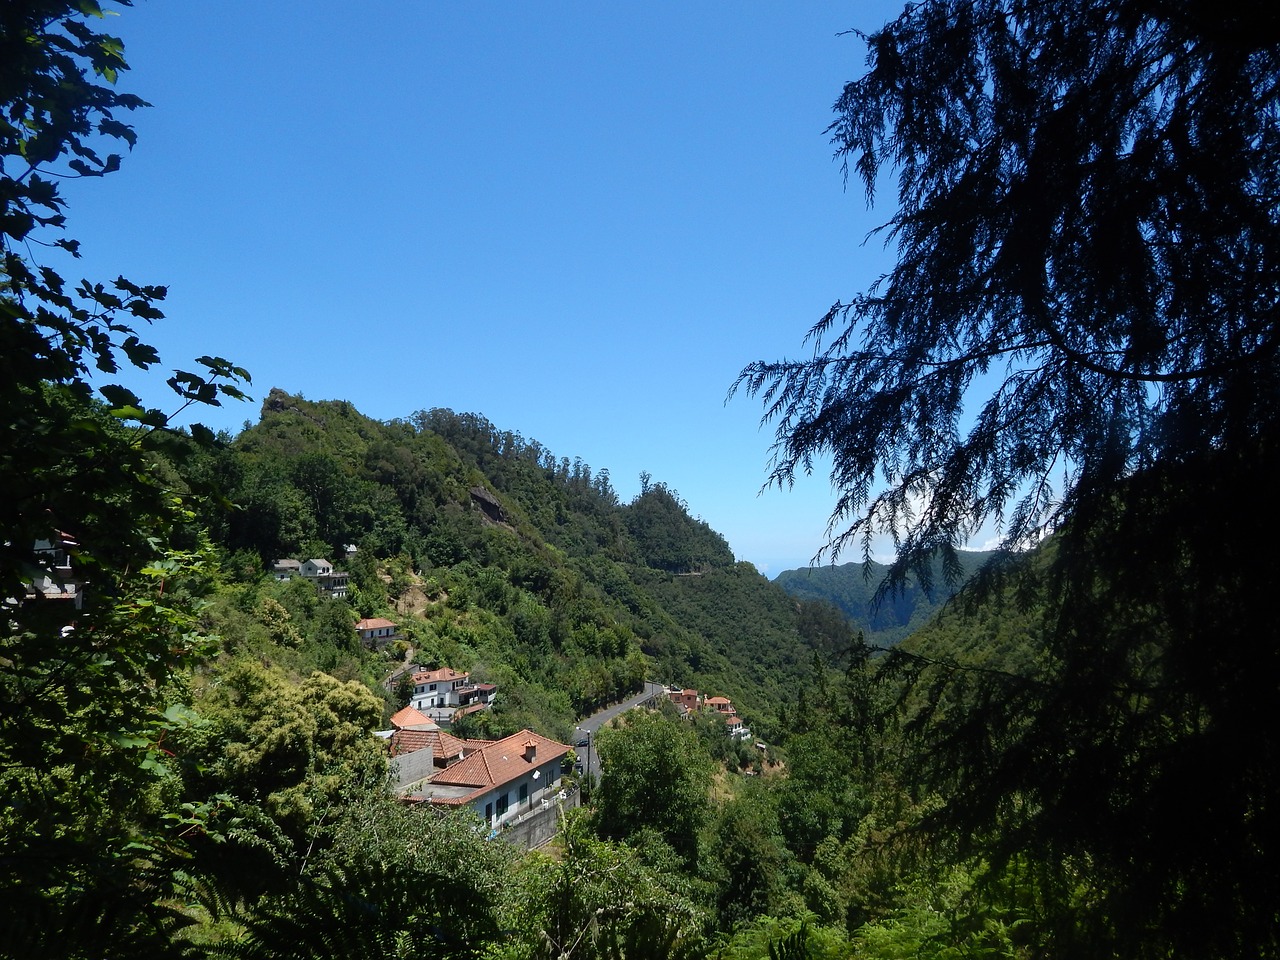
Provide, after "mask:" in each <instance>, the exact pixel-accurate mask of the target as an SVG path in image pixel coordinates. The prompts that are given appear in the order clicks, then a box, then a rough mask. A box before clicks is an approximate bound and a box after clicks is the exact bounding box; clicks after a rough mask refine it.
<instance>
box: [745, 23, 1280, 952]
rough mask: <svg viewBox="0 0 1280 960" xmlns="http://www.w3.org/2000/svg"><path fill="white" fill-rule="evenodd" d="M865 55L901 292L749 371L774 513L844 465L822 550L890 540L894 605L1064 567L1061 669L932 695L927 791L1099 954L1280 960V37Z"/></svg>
mask: <svg viewBox="0 0 1280 960" xmlns="http://www.w3.org/2000/svg"><path fill="white" fill-rule="evenodd" d="M862 38H863V40H865V42H866V46H867V50H868V55H867V65H868V69H867V71H866V73H865V74H864V75H863V76H862V77H861V78H860V79H858V80H856V81H854V82H852V83H850V84H848V85H847V86H846V87H845V89H844V91H843V93H842V95H841V96H840V98H839V99H838V100H837V102H836V105H835V109H836V114H837V119H836V121H835V122H834V123H833V124H832V126H831V128H830V132H831V133H832V134H833V137H834V142H835V144H836V148H837V155H838V156H839V157H841V158H842V159H843V161H844V163H845V170H846V173H847V172H848V171H849V170H850V169H852V170H853V171H855V172H856V174H857V175H858V176H859V177H860V178H861V179H862V181H863V184H864V185H865V187H866V190H867V194H868V198H872V197H873V196H874V194H875V192H876V191H877V189H879V188H880V187H881V186H883V185H884V184H885V182H886V181H890V180H896V186H897V191H896V196H897V201H898V203H897V208H896V210H895V212H894V213H893V215H892V216H891V217H890V218H889V219H888V221H887V222H886V223H885V225H884V228H883V230H884V234H885V236H886V237H887V238H888V241H889V242H890V243H891V244H894V245H896V250H897V263H896V265H895V266H894V267H893V269H892V270H891V271H890V272H889V274H888V275H887V276H885V277H884V278H882V280H881V281H880V282H878V283H876V284H875V285H873V286H872V287H871V288H870V289H869V290H867V291H866V292H864V293H862V294H861V295H859V296H857V297H855V298H853V299H852V300H850V301H848V302H838V303H836V304H835V305H834V306H833V307H832V308H831V309H830V310H829V311H828V312H827V313H826V315H825V316H824V317H823V318H822V319H821V320H820V321H819V322H818V323H817V324H816V325H815V326H814V327H813V328H812V330H811V332H810V340H809V342H810V343H811V344H812V347H813V354H812V356H811V357H810V358H809V359H805V360H799V361H783V362H758V363H754V364H751V365H750V366H748V367H747V368H746V369H745V370H744V371H743V373H742V375H741V377H740V378H739V381H738V385H737V386H738V387H742V388H745V389H746V390H747V391H748V392H749V393H751V394H754V395H758V396H761V397H762V398H763V399H764V401H765V404H766V419H767V420H769V421H771V422H773V423H774V424H775V426H776V428H777V444H776V446H775V448H774V449H775V461H774V470H773V473H772V479H773V481H775V482H777V483H779V484H785V483H787V482H789V481H790V480H791V479H792V478H793V476H794V474H795V473H796V471H797V470H807V469H810V468H811V467H812V464H813V463H814V460H815V458H816V457H818V456H820V455H829V456H830V457H831V461H832V463H833V470H832V478H833V480H834V482H835V483H836V485H837V486H838V487H839V489H840V491H841V495H840V497H839V499H838V501H837V503H836V506H835V511H834V515H833V521H832V522H833V530H834V531H835V537H834V540H833V542H832V544H831V550H832V551H833V552H837V553H838V552H839V550H840V549H841V548H843V547H846V546H848V545H850V544H851V543H858V544H860V545H861V548H862V551H863V553H864V557H869V554H870V549H871V543H872V537H873V536H875V535H876V534H878V533H880V532H882V531H887V532H889V533H890V534H891V535H892V536H893V538H894V542H895V543H896V544H897V545H898V547H899V553H898V559H897V562H896V564H895V566H894V569H893V570H892V577H894V578H898V582H900V578H901V577H902V576H904V575H905V574H906V572H907V571H908V570H914V571H915V572H916V573H917V575H918V576H919V577H920V579H921V580H922V581H923V580H927V578H928V573H929V565H928V560H929V558H930V557H931V556H932V555H934V554H935V553H936V552H938V551H941V552H942V554H943V555H944V560H945V561H946V566H947V568H948V570H949V571H951V572H956V571H957V569H958V567H957V564H956V558H955V550H956V549H957V548H958V547H959V546H962V545H963V544H964V543H965V542H966V540H967V539H968V538H969V537H970V536H972V535H973V534H974V532H975V531H976V530H978V529H979V527H980V526H981V525H982V524H984V523H985V522H989V521H996V522H997V523H999V524H1002V525H1003V532H1004V536H1005V545H1006V547H1009V548H1015V547H1021V546H1026V545H1028V544H1031V543H1034V542H1036V541H1037V540H1039V539H1040V538H1041V537H1042V536H1043V535H1044V534H1045V533H1048V532H1056V534H1057V536H1056V541H1057V542H1056V544H1055V547H1054V553H1053V555H1052V558H1051V559H1052V562H1051V563H1048V565H1047V566H1045V567H1040V568H1037V576H1040V575H1041V574H1042V582H1041V583H1039V584H1038V585H1037V587H1036V590H1037V593H1036V596H1037V597H1038V598H1039V600H1040V601H1042V602H1043V603H1044V604H1045V616H1044V618H1043V636H1044V639H1045V643H1046V647H1047V655H1046V657H1045V660H1044V663H1043V665H1042V666H1041V667H1040V668H1039V669H1038V670H1037V672H1035V673H1033V674H1030V675H1022V676H1009V677H1007V678H1006V679H1004V680H999V679H997V674H995V673H987V674H975V673H966V674H959V673H956V672H955V671H943V673H946V674H948V675H949V676H951V677H953V678H954V677H959V676H964V677H965V683H966V685H967V686H968V687H969V690H970V692H969V693H968V694H967V695H966V696H964V697H962V698H959V699H960V700H962V701H963V702H964V703H966V704H967V705H968V706H969V707H970V709H969V711H968V712H967V713H965V714H962V715H960V716H957V717H953V718H952V719H953V722H952V723H950V724H948V725H946V726H944V725H941V724H922V725H921V727H920V730H921V735H922V736H923V737H924V738H925V746H924V747H922V749H921V750H920V752H919V753H918V756H919V757H920V758H921V759H922V760H924V761H927V762H925V763H923V764H922V775H924V776H927V777H928V779H927V780H926V781H925V782H926V783H931V784H933V785H934V786H937V787H939V788H940V789H943V790H944V791H945V794H944V795H945V796H946V797H947V798H948V800H949V801H950V802H949V803H948V805H947V811H948V812H949V813H950V814H951V815H952V820H951V822H952V823H953V824H954V825H958V826H960V827H961V828H962V830H961V831H960V832H959V833H958V834H957V835H958V836H962V837H966V838H968V839H969V840H971V841H977V842H983V841H988V840H994V839H995V838H1000V839H1002V840H1003V841H1006V843H1005V847H1006V848H1014V847H1017V846H1022V847H1027V848H1033V849H1035V850H1036V851H1037V852H1038V853H1040V854H1041V855H1042V856H1043V858H1044V861H1045V862H1054V863H1058V864H1060V865H1062V866H1063V874H1064V876H1063V880H1064V889H1069V888H1070V886H1071V884H1072V883H1073V882H1074V883H1075V884H1076V885H1077V887H1076V889H1078V884H1079V883H1080V877H1081V876H1085V875H1087V876H1088V877H1089V878H1090V882H1091V883H1095V884H1096V885H1097V889H1098V890H1099V891H1100V892H1101V894H1102V895H1100V896H1098V897H1097V898H1096V899H1094V900H1092V901H1091V904H1090V905H1089V909H1088V910H1087V911H1086V913H1087V918H1086V919H1088V920H1089V922H1090V924H1091V926H1090V927H1089V935H1090V936H1091V937H1092V938H1093V940H1092V942H1093V944H1094V947H1095V949H1102V946H1103V945H1104V944H1110V945H1111V946H1112V947H1113V948H1114V949H1117V950H1125V951H1128V952H1130V953H1131V954H1133V955H1145V954H1150V955H1156V954H1159V955H1165V954H1166V953H1167V952H1168V951H1169V950H1171V949H1174V950H1178V951H1181V952H1182V953H1184V954H1185V955H1227V956H1246V955H1258V954H1259V953H1262V954H1266V955H1275V954H1276V953H1277V951H1280V943H1278V940H1277V933H1276V931H1277V930H1278V929H1280V924H1277V922H1276V921H1277V916H1276V912H1275V904H1276V903H1277V902H1280V886H1278V884H1277V877H1280V864H1277V850H1276V847H1275V844H1274V840H1272V839H1271V838H1272V837H1274V836H1277V835H1280V829H1277V828H1278V827H1280V824H1277V822H1276V820H1277V813H1276V811H1277V803H1276V798H1277V793H1278V792H1280V791H1278V790H1277V773H1276V771H1277V766H1276V763H1275V758H1276V756H1277V742H1276V739H1275V736H1274V734H1273V733H1272V732H1271V730H1272V729H1273V727H1274V724H1273V723H1272V722H1271V717H1270V716H1269V707H1267V706H1266V705H1267V704H1269V703H1271V702H1273V701H1274V698H1275V695H1276V692H1277V689H1278V688H1280V657H1278V656H1277V652H1276V645H1275V644H1274V643H1273V642H1271V641H1270V637H1269V634H1268V633H1267V632H1260V631H1259V629H1258V627H1257V625H1258V624H1263V623H1266V622H1269V620H1270V619H1271V618H1272V616H1273V613H1272V611H1271V610H1270V603H1269V596H1270V590H1271V588H1272V586H1273V585H1274V584H1275V583H1277V582H1280V565H1278V562H1277V560H1276V558H1275V550H1274V549H1273V548H1272V546H1271V545H1272V543H1274V540H1275V533H1276V530H1275V521H1274V520H1273V519H1272V516H1271V512H1269V511H1266V510H1261V511H1260V510H1258V509H1256V508H1255V504H1256V503H1257V500H1256V498H1257V494H1258V493H1259V491H1260V487H1261V488H1265V485H1266V478H1267V477H1274V476H1275V475H1276V474H1277V472H1278V471H1280V451H1278V450H1277V442H1278V440H1280V437H1278V436H1277V427H1278V426H1280V417H1278V413H1280V389H1278V387H1280V362H1278V355H1277V346H1278V345H1280V342H1278V339H1277V323H1276V321H1277V304H1280V207H1278V204H1280V110H1278V108H1280V13H1278V12H1277V11H1276V9H1275V7H1274V5H1271V4H1264V3H1261V2H1252V0H1229V2H1227V3H1223V4H1214V5H1209V4H1207V3H1203V2H1199V0H1179V2H1169V3H1157V2H1153V0H1118V2H1117V0H1109V2H1100V0H1092V2H1085V3H1067V2H1064V0H1035V2H1025V0H926V2H922V3H918V4H912V5H910V6H909V7H908V8H907V9H906V10H905V11H904V12H903V14H902V15H901V16H899V17H898V18H897V19H896V20H895V21H893V22H892V23H890V24H888V25H886V26H885V27H884V28H883V29H882V30H880V31H878V32H876V33H874V34H872V35H870V36H866V35H863V37H862ZM893 582H894V580H893V579H891V580H890V583H893ZM892 662H894V661H891V663H892ZM896 662H897V664H898V665H899V666H901V665H902V661H901V659H899V660H897V661H896ZM917 665H918V664H917ZM1246 744H1247V745H1248V746H1247V748H1246V747H1245V745H1246ZM1072 872H1075V877H1074V880H1073V877H1072V876H1071V874H1072ZM1063 943H1065V941H1061V942H1060V943H1059V946H1060V947H1061V949H1062V950H1065V949H1066V948H1065V946H1062V944H1063Z"/></svg>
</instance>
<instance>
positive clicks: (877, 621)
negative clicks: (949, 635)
mask: <svg viewBox="0 0 1280 960" xmlns="http://www.w3.org/2000/svg"><path fill="white" fill-rule="evenodd" d="M992 556H993V554H992V552H991V551H977V550H974V551H967V550H966V551H961V552H960V554H959V559H960V570H961V572H960V578H959V580H958V581H957V582H955V583H952V584H948V583H947V582H946V578H944V577H943V576H942V571H941V565H940V564H937V563H935V565H934V566H935V569H934V570H933V571H932V573H933V575H932V577H931V578H930V586H929V589H925V588H924V587H923V586H922V585H921V583H920V581H919V579H918V578H917V577H915V576H909V577H908V578H907V580H906V582H905V583H903V584H902V586H901V587H900V588H899V589H896V590H894V591H892V592H888V593H885V594H884V595H883V596H880V595H878V591H879V588H880V585H881V584H882V583H884V581H885V576H886V574H887V573H888V572H889V568H888V566H886V565H885V564H882V563H877V562H876V561H874V560H872V561H870V562H869V563H866V564H863V563H842V564H840V565H839V566H835V565H832V566H825V567H805V568H802V569H799V570H784V571H782V573H780V574H778V576H777V577H776V578H775V579H774V583H776V584H777V585H778V586H780V587H782V589H783V590H785V591H786V592H787V593H789V594H791V596H793V597H798V598H800V599H804V600H814V601H821V602H825V603H830V604H834V605H835V606H836V607H838V608H839V609H840V610H841V611H842V612H843V613H844V615H845V616H846V617H848V618H849V621H850V622H851V623H852V624H853V625H854V626H855V627H856V628H857V629H859V630H862V631H863V633H864V635H865V637H866V640H867V642H868V643H869V644H871V645H872V646H877V647H887V646H892V645H893V644H895V643H898V642H899V641H900V640H902V639H903V638H904V637H907V636H909V635H910V634H912V633H913V632H915V631H916V630H919V629H920V628H921V627H923V626H924V625H925V624H927V623H928V622H929V621H930V620H931V619H932V618H933V616H934V615H935V614H936V613H937V612H938V611H939V610H940V609H941V608H942V606H943V605H944V604H945V603H946V602H947V601H948V600H949V599H951V597H953V596H954V595H955V593H956V591H957V590H959V589H960V587H962V586H963V585H964V583H965V582H967V581H968V580H969V578H970V577H972V576H973V574H974V573H975V572H976V571H977V570H978V569H979V568H980V567H981V566H982V565H983V564H984V563H985V562H986V561H987V560H989V559H990V558H991V557H992Z"/></svg>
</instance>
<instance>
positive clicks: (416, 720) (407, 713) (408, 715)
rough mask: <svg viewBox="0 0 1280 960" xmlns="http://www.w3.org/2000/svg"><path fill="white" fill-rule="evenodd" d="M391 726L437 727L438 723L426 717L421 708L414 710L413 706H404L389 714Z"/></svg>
mask: <svg viewBox="0 0 1280 960" xmlns="http://www.w3.org/2000/svg"><path fill="white" fill-rule="evenodd" d="M391 726H393V727H395V728H396V729H397V730H406V729H413V728H417V729H424V728H425V729H432V728H434V729H437V730H438V729H439V728H440V727H439V724H437V723H436V722H435V721H434V720H432V719H431V718H430V717H428V716H427V715H426V714H425V713H423V712H422V711H421V710H415V709H414V708H413V707H405V708H404V709H403V710H397V711H396V712H395V713H394V714H392V715H391Z"/></svg>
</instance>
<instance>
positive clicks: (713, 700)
mask: <svg viewBox="0 0 1280 960" xmlns="http://www.w3.org/2000/svg"><path fill="white" fill-rule="evenodd" d="M704 702H705V703H706V705H707V706H708V707H716V706H719V705H721V704H726V703H732V702H733V701H732V700H730V699H729V698H728V697H707V699H706V700H705V701H704Z"/></svg>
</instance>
